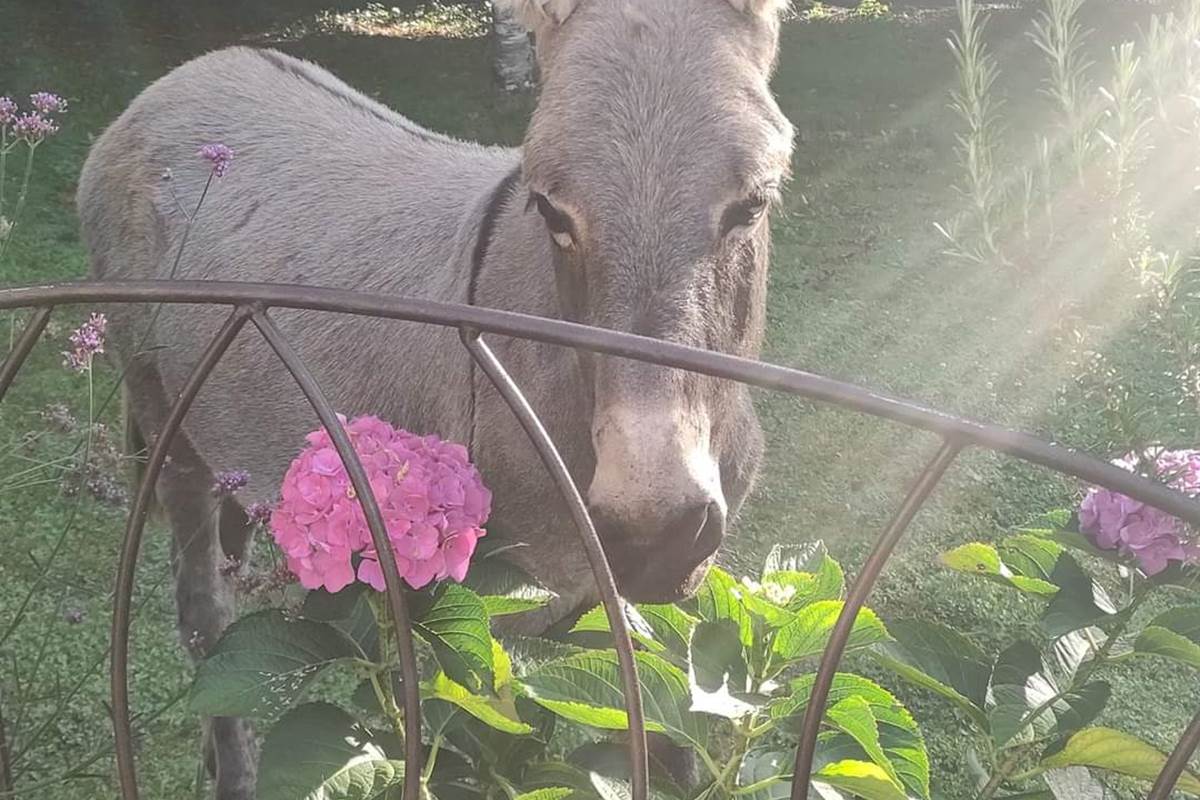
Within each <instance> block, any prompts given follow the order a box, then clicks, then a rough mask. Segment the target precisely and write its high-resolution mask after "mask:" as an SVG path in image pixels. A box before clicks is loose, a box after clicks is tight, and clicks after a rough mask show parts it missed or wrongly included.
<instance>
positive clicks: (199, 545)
mask: <svg viewBox="0 0 1200 800" xmlns="http://www.w3.org/2000/svg"><path fill="white" fill-rule="evenodd" d="M172 450H173V452H172V460H171V462H170V463H169V464H168V465H167V466H166V467H165V468H164V469H163V473H162V476H161V478H160V479H159V487H158V488H159V498H160V500H161V502H162V505H163V507H164V509H165V510H166V513H167V515H168V518H169V521H170V524H171V529H172V532H173V534H174V547H173V552H174V557H175V558H174V561H175V604H176V609H177V612H178V618H179V632H180V636H181V637H182V639H183V643H184V646H185V647H187V649H188V651H189V652H190V653H191V655H192V657H193V658H197V659H199V658H201V657H203V656H204V654H205V653H206V652H207V651H208V649H209V648H211V647H212V646H213V645H214V644H215V643H216V642H217V640H218V639H219V638H220V637H221V633H222V632H223V631H224V630H225V628H226V627H227V626H228V625H229V623H231V622H232V621H233V619H234V616H235V613H236V605H235V593H234V585H233V581H232V580H231V578H230V577H228V576H226V575H223V574H222V566H223V564H224V563H225V551H224V549H223V548H222V546H221V520H222V518H223V517H226V516H232V515H228V514H226V513H223V512H224V508H223V507H224V506H225V505H226V503H224V502H223V501H219V500H216V499H214V498H213V497H212V494H211V489H212V483H213V477H212V473H211V472H210V471H209V470H208V468H207V467H206V466H204V465H203V464H202V463H201V462H200V460H199V459H198V458H197V457H196V456H195V454H194V453H193V452H191V448H190V447H188V446H187V445H186V442H181V446H177V447H173V448H172ZM243 544H244V542H243ZM208 727H209V736H210V739H211V744H210V746H211V747H212V753H213V754H214V755H215V761H216V778H217V800H253V797H254V782H255V750H256V747H255V740H254V733H253V730H252V728H251V727H250V725H249V724H248V723H247V722H245V721H244V720H241V719H236V718H232V717H217V718H215V719H213V720H211V722H210V724H209V726H208Z"/></svg>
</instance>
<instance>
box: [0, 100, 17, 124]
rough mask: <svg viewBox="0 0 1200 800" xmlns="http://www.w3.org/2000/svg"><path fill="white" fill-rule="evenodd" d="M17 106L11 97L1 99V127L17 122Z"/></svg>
mask: <svg viewBox="0 0 1200 800" xmlns="http://www.w3.org/2000/svg"><path fill="white" fill-rule="evenodd" d="M17 113H18V109H17V104H16V103H15V102H13V99H12V98H11V97H0V125H12V124H13V123H14V122H16V121H17Z"/></svg>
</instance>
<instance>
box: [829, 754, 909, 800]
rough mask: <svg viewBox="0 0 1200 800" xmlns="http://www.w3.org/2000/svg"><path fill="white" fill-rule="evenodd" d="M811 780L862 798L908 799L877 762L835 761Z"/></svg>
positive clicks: (879, 799) (874, 799)
mask: <svg viewBox="0 0 1200 800" xmlns="http://www.w3.org/2000/svg"><path fill="white" fill-rule="evenodd" d="M813 781H815V782H820V783H824V784H827V785H829V786H832V787H833V788H834V789H837V790H839V791H843V792H850V793H851V794H855V795H858V796H859V797H861V798H863V800H908V798H907V796H906V795H905V794H904V790H903V789H902V788H901V787H900V785H899V784H898V783H896V782H895V781H893V780H892V779H891V777H890V776H889V775H888V774H887V772H886V771H885V770H884V769H883V768H882V767H880V766H878V765H877V764H872V763H870V762H868V761H850V760H847V761H837V762H834V763H832V764H828V765H826V766H824V767H822V768H821V769H820V770H819V771H818V772H817V773H816V774H814V775H813Z"/></svg>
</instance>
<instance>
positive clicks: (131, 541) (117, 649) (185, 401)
mask: <svg viewBox="0 0 1200 800" xmlns="http://www.w3.org/2000/svg"><path fill="white" fill-rule="evenodd" d="M249 316H250V310H249V309H248V308H246V307H245V306H239V307H237V308H235V309H234V311H233V313H231V314H230V315H229V317H228V318H227V319H226V320H225V323H224V324H223V325H222V326H221V329H220V330H219V331H218V332H217V335H216V336H215V337H214V338H213V340H212V341H211V342H209V345H208V348H207V349H206V350H205V351H204V354H203V355H202V356H201V357H200V361H199V363H197V364H196V366H195V368H194V369H193V370H192V374H191V375H189V376H188V379H187V382H186V383H185V384H184V386H183V390H182V391H181V392H180V393H179V396H178V397H176V398H175V402H174V403H173V404H172V405H171V411H170V413H168V414H167V419H166V422H164V423H163V428H162V430H161V431H159V433H158V437H157V438H156V439H155V440H154V446H153V448H152V449H151V450H150V458H149V460H148V461H147V462H146V472H145V474H144V475H143V476H142V482H141V484H140V485H139V486H138V491H137V498H136V499H135V500H134V503H133V508H132V509H131V510H130V512H129V520H128V522H127V524H126V527H125V540H124V542H123V543H122V544H121V560H120V562H119V565H118V567H117V581H116V586H115V588H114V590H113V621H112V654H111V657H110V659H111V663H112V674H111V676H110V677H111V679H112V681H111V689H112V724H113V749H114V753H115V755H116V758H117V775H118V778H119V780H120V784H121V797H122V798H124V800H137V797H138V787H137V765H136V764H135V763H134V759H133V731H132V728H131V726H130V721H129V675H128V669H129V623H130V620H131V619H132V615H133V580H134V576H135V573H136V572H137V560H138V553H139V552H140V551H141V547H142V533H143V531H144V530H145V527H146V516H147V514H148V512H149V510H150V504H151V502H152V498H153V497H154V489H155V484H156V483H157V481H158V476H159V473H160V472H161V471H162V466H163V464H164V463H165V462H166V459H167V452H168V449H169V448H170V446H171V441H172V440H173V439H174V438H175V434H176V433H177V432H178V431H179V428H180V426H181V425H182V424H183V418H184V417H185V416H186V415H187V412H188V410H189V409H190V408H191V407H192V402H193V401H194V400H195V399H196V395H197V394H199V393H200V389H201V388H202V387H203V386H204V383H205V381H207V380H208V376H209V375H211V374H212V371H213V369H215V368H216V366H217V364H218V363H219V362H220V360H221V357H222V356H223V355H225V351H226V350H228V349H229V346H230V345H231V344H233V340H234V339H235V338H237V335H238V332H239V331H241V329H242V326H243V325H245V324H246V320H247V319H248V318H249Z"/></svg>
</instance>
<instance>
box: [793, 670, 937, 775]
mask: <svg viewBox="0 0 1200 800" xmlns="http://www.w3.org/2000/svg"><path fill="white" fill-rule="evenodd" d="M815 680H816V676H815V675H805V676H802V677H800V678H798V679H796V680H795V681H792V683H791V685H790V687H789V688H790V690H791V694H790V695H788V696H787V697H784V698H781V699H779V700H777V701H775V702H774V703H772V704H771V706H770V714H771V718H772V719H775V720H777V721H779V722H781V723H783V724H784V725H786V727H788V728H789V729H793V730H798V729H799V727H800V725H801V723H802V722H803V720H804V713H805V712H806V711H807V710H808V700H809V695H810V694H811V693H812V687H813V683H814V682H815ZM855 698H857V699H858V700H860V701H862V702H865V703H866V704H867V705H868V707H869V709H870V711H871V714H872V716H873V717H874V719H875V722H876V724H877V726H878V732H879V740H880V743H881V745H882V747H883V751H884V752H885V753H886V754H887V758H888V759H889V761H890V762H891V764H892V766H893V767H894V769H895V771H896V773H897V774H898V776H899V778H900V781H901V782H902V783H903V784H904V786H905V788H907V790H908V792H909V794H911V795H913V796H914V797H921V798H928V797H929V756H928V753H927V752H926V749H925V742H924V739H923V738H922V737H921V731H920V729H919V727H918V726H917V721H916V720H915V719H914V718H913V716H912V714H910V713H909V712H908V710H907V709H906V708H904V706H903V705H901V704H900V702H899V701H898V700H897V699H896V698H895V696H893V695H892V694H891V692H889V691H887V690H886V689H884V688H883V687H882V686H880V685H879V684H877V683H875V682H874V681H871V680H869V679H867V678H863V677H861V676H858V675H850V674H846V673H838V674H837V675H835V676H834V679H833V685H832V686H831V687H830V691H829V698H828V705H829V707H830V708H833V707H836V706H837V705H838V704H840V703H843V702H845V701H847V700H851V699H855ZM854 755H856V756H857V754H854ZM863 755H864V756H865V753H864V754H863Z"/></svg>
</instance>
